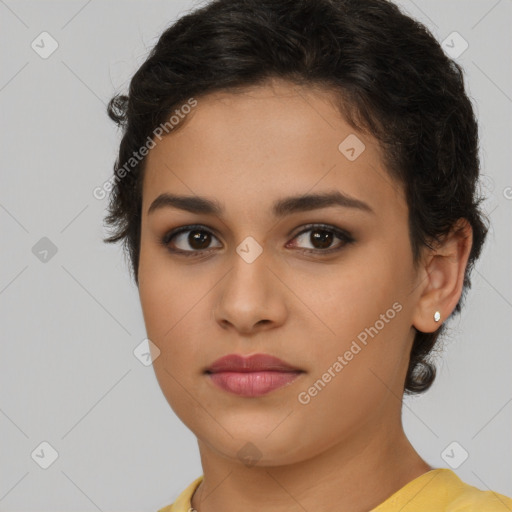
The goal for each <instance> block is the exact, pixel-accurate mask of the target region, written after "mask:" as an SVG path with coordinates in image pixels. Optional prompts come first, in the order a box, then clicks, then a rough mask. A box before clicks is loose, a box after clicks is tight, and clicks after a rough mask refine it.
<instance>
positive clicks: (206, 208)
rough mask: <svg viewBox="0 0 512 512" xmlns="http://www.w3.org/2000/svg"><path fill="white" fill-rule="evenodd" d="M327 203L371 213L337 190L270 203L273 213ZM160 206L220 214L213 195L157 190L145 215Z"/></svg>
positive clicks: (356, 200) (369, 209)
mask: <svg viewBox="0 0 512 512" xmlns="http://www.w3.org/2000/svg"><path fill="white" fill-rule="evenodd" d="M330 206H341V207H343V208H354V209H358V210H361V211H364V212H368V213H373V214H374V213H375V212H374V210H373V209H372V208H371V207H370V206H369V205H368V204H366V203H365V202H363V201H361V200H360V199H356V198H355V197H351V196H349V195H347V194H343V193H341V192H340V191H338V190H335V191H332V192H324V193H318V194H306V195H300V196H291V197H285V198H283V199H279V200H277V201H276V202H275V203H274V205H273V206H272V212H273V214H274V216H275V217H284V216H285V215H289V214H292V213H296V212H303V211H304V212H305V211H310V210H317V209H320V208H328V207H330ZM162 208H176V209H179V210H185V211H187V212H191V213H197V214H206V215H217V216H219V217H220V216H222V214H223V213H224V208H223V206H222V205H221V204H220V203H219V202H218V201H216V200H214V199H208V198H206V197H201V196H181V195H175V194H170V193H164V194H160V195H159V196H158V197H157V198H156V199H155V200H154V201H153V202H152V203H151V206H150V207H149V208H148V215H149V214H150V213H153V212H155V211H157V210H160V209H162Z"/></svg>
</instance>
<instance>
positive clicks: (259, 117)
mask: <svg viewBox="0 0 512 512" xmlns="http://www.w3.org/2000/svg"><path fill="white" fill-rule="evenodd" d="M197 100H198V105H197V107H195V108H194V109H193V112H192V113H191V114H189V115H188V116H187V119H186V121H184V122H182V125H181V126H180V127H179V129H177V130H176V131H175V132H172V133H171V134H170V135H168V136H166V137H164V138H163V139H162V141H157V145H156V147H154V148H153V149H152V150H151V151H150V153H149V155H148V157H147V161H146V169H145V176H144V182H143V205H142V208H143V217H142V226H141V228H142V231H141V252H140V264H139V273H138V276H139V293H140V299H141V305H142V310H143V315H144V321H145V324H146V328H147V333H148V337H149V338H150V340H152V342H153V343H154V344H155V346H156V347H158V349H159V350H160V355H159V356H158V357H157V358H156V359H155V360H154V363H153V366H154V370H155V373H156V376H157V379H158V382H159V385H160V386H161V389H162V391H163V393H164V395H165V397H166V399H167V401H168V403H169V404H170V406H171V407H172V409H173V410H174V411H175V413H176V414H177V416H178V417H179V418H180V419H181V420H182V421H183V423H184V424H185V425H186V426H187V427H188V428H189V429H190V430H191V431H192V432H193V433H194V434H195V435H196V437H197V439H198V445H199V450H200V456H201V462H202V467H203V474H204V481H203V482H202V484H201V485H200V486H199V488H198V489H197V491H196V492H195V494H194V496H193V499H192V506H193V508H195V509H196V510H198V511H199V512H220V511H225V510H231V509H232V508H233V503H236V504H237V508H240V509H241V510H246V511H256V510H262V509H264V510H266V511H268V512H278V511H279V512H280V511H287V512H289V511H291V510H297V511H299V510H304V509H306V510H319V511H325V512H328V511H334V510H336V511H339V510H351V511H355V512H357V511H367V510H370V509H371V508H374V507H376V506H377V505H378V504H380V503H381V502H383V501H384V500H385V499H386V498H388V497H389V496H390V495H391V494H393V493H394V492H396V491H397V490H398V489H400V488H401V487H402V486H404V485H405V484H406V483H408V482H410V481H411V480H413V479H414V478H416V477H418V476H420V475H422V474H423V473H425V472H427V471H429V470H431V469H432V468H431V467H430V466H429V465H428V464H427V463H426V462H425V461H424V460H422V458H421V457H420V456H419V455H418V453H417V452H416V451H415V450H414V448H413V447H412V446H411V444H410V443H409V441H408V440H407V438H406V435H405V433H404V431H403V427H402V422H401V398H402V395H403V383H404V380H405V375H406V370H407V364H408V354H409V352H410V348H411V344H412V342H413V338H414V332H415V331H414V327H416V328H417V329H419V330H421V331H424V332H433V331H435V330H436V329H437V328H438V327H439V325H440V323H436V322H435V321H434V318H433V315H434V312H435V311H439V312H440V313H441V321H443V320H445V319H446V318H447V317H448V316H449V314H450V313H451V312H452V311H453V309H454V308H455V306H456V304H457V301H458V299H459V297H460V294H461V290H462V284H463V275H464V269H465V267H466V264H467V258H468V255H469V250H470V248H471V241H472V235H471V228H470V226H469V224H468V223H467V222H464V221H461V224H460V227H461V230H459V231H458V232H453V233H452V234H450V236H448V237H446V239H445V241H444V242H443V243H442V244H441V245H440V246H439V247H438V248H437V249H436V250H435V251H430V250H429V251H427V250H425V251H424V253H423V257H422V259H421V262H420V264H419V265H418V267H417V268H415V267H414V265H413V259H412V251H411V244H410V240H409V234H408V208H407V205H406V201H405V196H404V192H403V187H402V185H401V184H400V183H398V182H396V181H394V180H393V179H392V178H391V177H390V176H389V174H388V173H387V171H386V170H385V168H384V166H383V164H382V155H381V152H380V151H381V150H380V147H379V145H378V143H377V142H376V141H375V140H374V139H373V138H372V137H370V136H369V135H366V134H361V133H359V132H356V131H355V130H354V129H353V128H351V127H350V126H349V125H348V124H347V123H346V122H345V121H344V119H343V118H342V116H341V115H340V114H339V113H338V111H337V110H336V109H335V108H333V97H332V96H331V95H330V93H329V92H328V91H323V90H318V89H312V88H299V87H297V86H294V85H292V84H290V83H287V82H283V81H277V80H274V81H273V82H268V83H267V84H265V85H260V86H257V87H251V88H248V89H246V90H244V91H243V92H239V93H236V94H235V93H232V92H221V93H214V94H210V95H207V96H204V97H201V98H197ZM350 134H355V135H357V137H358V138H359V139H360V140H361V141H363V142H364V144H365V150H364V151H363V152H362V153H361V154H360V155H359V156H358V158H356V159H355V160H354V161H350V160H348V159H347V158H346V157H345V156H344V154H342V153H341V152H340V150H339V149H338V146H339V144H340V143H341V142H342V141H343V140H344V139H345V138H346V137H347V136H348V135H350ZM333 190H338V191H340V192H343V193H345V194H348V195H350V196H352V197H354V198H357V199H359V200H361V201H364V202H365V203H367V204H368V205H369V206H370V207H371V209H372V210H373V213H371V212H366V211H362V210H358V209H354V208H346V207H339V206H330V207H327V208H322V209H316V210H310V211H300V212H295V213H292V214H288V215H286V216H284V217H282V218H277V217H274V216H273V213H272V205H273V203H274V202H275V201H277V200H278V199H281V198H283V197H287V196H291V195H302V194H306V193H317V192H329V191H333ZM164 192H168V193H173V194H183V195H192V196H195V195H197V196H205V197H208V198H210V199H215V200H217V201H219V202H220V203H221V205H223V206H224V208H225V211H224V213H223V214H222V215H210V214H195V213H191V212H187V211H183V210H180V209H176V208H172V207H167V208H161V209H158V210H155V211H153V212H152V213H150V214H148V213H147V211H148V208H149V206H150V205H151V203H152V202H153V201H154V199H155V198H156V197H158V196H159V195H160V194H162V193H164ZM311 223H322V224H326V225H328V226H335V227H338V228H340V229H343V230H346V231H348V232H349V233H350V234H351V236H352V237H353V239H354V242H352V243H349V244H344V243H343V241H341V240H340V239H338V238H337V237H336V236H335V235H334V234H333V235H332V236H333V239H332V242H331V244H330V245H329V246H328V247H329V248H334V247H340V250H339V251H337V252H331V253H330V254H328V255H323V256H322V254H321V251H322V250H325V249H322V248H321V247H322V246H319V245H315V244H314V241H312V240H311V238H310V235H311V234H312V233H314V232H315V229H313V231H308V232H306V233H305V234H301V235H300V233H301V232H302V231H303V230H304V229H306V227H305V226H307V225H308V224H311ZM189 224H201V225H202V226H204V228H203V229H207V232H210V233H212V237H211V240H210V244H209V245H207V246H206V247H207V248H208V249H207V250H203V252H202V253H201V255H200V256H196V257H185V256H181V255H177V254H172V253H171V252H170V251H169V250H168V249H167V248H166V247H164V246H163V245H162V244H161V243H160V239H161V238H163V237H164V235H165V234H166V233H168V232H169V231H170V230H171V229H174V228H177V227H180V226H186V225H189ZM324 229H325V228H324ZM321 233H325V232H323V231H321ZM187 235H188V233H185V236H178V238H177V239H176V238H175V239H174V241H173V242H172V243H171V246H172V247H173V248H178V249H182V250H188V251H194V250H195V251H196V252H197V251H198V249H197V247H198V246H197V245H196V246H191V245H190V244H189V243H188V242H187ZM297 235H299V236H297ZM248 236H251V237H253V238H254V239H255V240H256V241H257V242H258V244H259V245H260V246H261V248H262V250H263V252H262V253H261V254H260V255H259V257H258V258H256V260H255V261H253V262H252V263H247V261H245V260H244V259H243V258H242V257H240V256H239V254H238V253H237V252H236V250H235V249H236V248H237V246H239V244H241V242H242V241H243V240H244V239H245V238H246V237H248ZM199 247H200V246H199ZM303 249H310V250H315V249H317V253H316V254H313V253H305V252H303ZM208 250H209V252H208ZM199 253H200V251H199ZM397 302H398V303H399V304H400V305H401V306H402V308H401V310H400V312H398V313H396V315H395V316H394V318H393V319H392V320H389V321H388V322H387V323H385V326H384V327H383V328H381V329H380V330H379V331H378V334H377V335H375V336H374V337H373V338H369V341H368V344H367V345H366V346H364V347H363V348H362V350H361V351H360V352H358V353H357V355H355V356H354V357H353V359H352V360H350V361H349V362H348V364H346V366H344V367H343V369H342V371H340V372H339V373H338V374H336V376H335V377H334V378H332V379H331V381H330V382H329V383H328V384H327V385H326V386H325V387H324V388H323V389H322V390H321V391H320V392H318V393H317V395H316V396H314V397H312V398H311V400H310V402H309V403H308V404H306V405H304V404H302V403H300V402H299V400H298V395H299V393H301V392H304V391H307V390H308V388H310V387H311V386H312V385H313V383H314V382H315V381H317V380H318V379H319V378H321V377H322V375H323V374H324V373H325V372H327V370H328V368H330V367H332V366H333V363H334V362H335V361H336V360H337V357H338V356H339V355H343V354H344V353H345V352H346V351H347V350H348V349H349V348H350V346H351V343H352V342H353V341H354V340H356V339H357V336H358V334H360V333H361V332H362V331H364V329H365V328H367V327H370V326H374V325H375V324H376V321H377V320H379V319H380V318H381V316H380V315H382V314H385V312H386V311H387V310H389V309H390V308H392V305H393V304H394V303H397ZM232 353H239V354H244V355H248V354H254V353H267V354H271V355H274V356H276V357H279V358H281V359H283V360H284V361H286V362H288V363H289V364H291V365H293V366H295V367H298V368H300V369H302V370H303V372H304V373H303V374H301V375H300V376H299V377H298V378H297V379H296V380H295V381H294V382H292V383H291V384H289V385H287V386H285V387H283V388H280V389H278V390H275V391H273V392H271V393H269V394H267V395H265V396H263V397H258V398H244V397H240V396H237V395H234V394H230V393H227V392H225V391H223V390H220V389H218V388H216V387H214V386H213V385H212V383H211V382H210V381H209V378H208V377H207V376H205V375H204V373H203V372H204V370H205V369H206V368H207V367H208V365H210V364H211V363H212V362H213V361H215V360H216V359H218V358H219V357H221V356H224V355H226V354H232ZM249 442H250V443H252V445H254V446H255V447H256V448H257V457H256V458H257V460H255V461H254V462H255V464H253V463H250V464H245V463H244V460H243V459H242V458H241V457H240V456H239V455H238V452H239V450H241V449H242V448H244V447H245V448H244V450H247V449H248V448H247V446H248V445H247V443H249Z"/></svg>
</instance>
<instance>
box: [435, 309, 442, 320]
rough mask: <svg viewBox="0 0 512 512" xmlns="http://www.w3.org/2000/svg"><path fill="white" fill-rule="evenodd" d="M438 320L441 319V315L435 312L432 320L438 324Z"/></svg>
mask: <svg viewBox="0 0 512 512" xmlns="http://www.w3.org/2000/svg"><path fill="white" fill-rule="evenodd" d="M440 319H441V313H439V311H436V312H435V313H434V320H435V321H436V322H439V320H440Z"/></svg>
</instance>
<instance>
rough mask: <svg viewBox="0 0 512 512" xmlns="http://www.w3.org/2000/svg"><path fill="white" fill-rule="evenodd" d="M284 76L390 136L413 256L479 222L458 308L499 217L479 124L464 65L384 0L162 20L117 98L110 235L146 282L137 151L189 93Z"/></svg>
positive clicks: (231, 6) (274, 3) (354, 121)
mask: <svg viewBox="0 0 512 512" xmlns="http://www.w3.org/2000/svg"><path fill="white" fill-rule="evenodd" d="M274 78H277V79H284V80H287V81H288V82H290V83H293V84H296V85H304V86H310V87H321V88H324V89H325V90H331V91H334V92H335V94H336V95H337V96H336V97H337V98H338V99H339V111H340V113H341V114H342V115H343V116H344V118H345V120H346V121H347V122H348V123H349V124H350V125H351V126H352V127H353V128H354V129H356V130H359V131H360V132H361V133H369V134H370V135H372V136H374V137H375V138H376V139H377V140H378V141H379V143H380V145H381V147H382V150H383V155H384V160H385V162H384V163H385V165H386V168H387V171H388V172H389V174H390V176H391V177H393V178H395V179H398V180H399V182H400V183H403V186H404V190H405V193H406V198H407V204H408V207H409V234H410V240H411V247H412V252H413V259H414V262H415V264H416V265H417V264H418V262H419V258H420V256H421V249H422V247H424V246H426V247H429V248H432V247H433V245H432V244H435V243H436V242H439V241H440V240H441V239H442V238H443V237H444V236H445V235H446V234H448V233H449V232H450V231H451V230H452V229H454V228H456V227H457V226H458V222H457V221H458V220H459V219H461V218H463V219H466V220H467V221H468V222H469V224H470V225H471V227H472V230H473V244H472V248H471V252H470V255H469V260H468V264H467V266H466V271H465V276H464V285H463V291H462V294H461V298H460V300H459V302H458V304H457V306H456V308H455V310H454V312H455V313H458V312H460V310H461V306H462V302H463V300H464V298H465V294H466V292H467V289H468V288H469V287H470V285H471V283H470V272H471V270H472V267H473V264H474V262H475V260H476V259H477V258H478V257H479V255H480V252H481V249H482V246H483V243H484V241H485V237H486V235H487V231H488V225H487V222H488V221H487V218H486V217H485V216H484V214H483V213H482V211H481V210H480V203H481V201H483V198H482V197H480V196H479V189H478V187H477V185H478V177H479V168H480V162H479V156H478V142H479V139H478V126H477V122H476V119H475V116H474V112H473V108H472V104H471V101H470V100H469V98H468V96H467V94H466V91H465V85H464V77H463V71H462V68H461V67H460V65H459V64H457V63H456V62H454V61H453V60H451V59H450V58H448V57H447V56H446V55H445V54H444V52H443V50H442V48H441V46H440V45H439V43H438V42H437V41H436V39H435V38H434V36H433V35H432V34H431V33H430V32H429V30H428V29H427V28H426V27H425V26H424V25H422V24H421V23H419V22H418V21H415V20H413V19H411V18H410V17H408V16H407V15H405V14H403V13H402V12H401V11H400V9H399V8H398V7H397V6H396V5H395V4H393V3H392V2H390V1H386V0H213V1H211V2H208V3H207V4H206V5H204V6H202V7H200V8H197V9H196V10H194V11H192V12H190V13H188V14H186V15H184V16H183V17H181V18H180V19H178V20H177V21H176V22H175V23H174V24H172V25H171V26H170V27H169V28H168V29H166V30H165V31H164V32H163V34H162V35H161V36H160V38H159V40H158V42H157V44H156V45H155V46H154V48H153V49H152V50H151V52H150V54H149V55H148V57H147V60H146V61H145V62H144V63H143V64H142V65H141V66H140V68H139V69H138V71H137V72H136V73H135V75H134V76H133V78H132V80H131V82H130V87H129V92H128V94H127V95H124V94H118V95H116V96H114V97H113V98H112V99H111V100H110V103H109V105H108V114H109V116H110V117H111V118H112V119H113V120H114V121H115V122H116V123H117V124H118V125H119V126H120V127H121V128H122V130H123V137H122V140H121V143H120V148H119V155H118V158H117V160H116V163H115V165H114V175H115V177H116V179H115V180H114V184H113V188H112V192H111V195H110V203H109V207H108V215H107V216H106V218H105V220H106V223H107V224H108V225H110V226H111V227H113V233H112V234H111V236H109V237H108V238H105V239H104V242H108V243H113V242H118V241H121V240H122V241H123V243H124V248H125V249H126V250H127V251H126V252H125V254H126V253H127V254H128V255H129V258H130V260H131V270H132V272H133V277H134V279H135V282H136V283H137V286H138V264H139V250H140V229H141V205H142V179H143V173H144V164H145V161H146V159H145V158H142V159H140V161H137V162H136V163H135V164H134V165H133V168H132V169H130V171H129V172H126V162H128V161H129V160H130V158H132V156H133V154H134V152H137V151H138V150H139V149H140V148H141V147H143V146H144V144H145V141H146V140H150V138H151V136H152V134H153V133H154V132H153V131H154V130H155V128H156V127H158V126H159V125H162V124H164V123H165V122H166V121H167V120H168V117H169V115H170V114H171V113H172V112H173V110H174V109H176V108H177V107H179V106H180V105H183V104H185V103H186V102H187V100H189V99H190V98H191V97H194V98H198V97H200V96H204V95H206V94H208V93H212V92H216V91H230V90H231V91H235V90H237V89H241V90H243V88H244V87H249V86H257V85H263V84H264V83H265V82H267V81H268V80H271V79H274ZM132 160H133V159H132ZM123 166H125V167H124V168H125V172H121V173H120V171H121V170H122V168H123ZM121 177H122V179H120V178H121ZM117 178H119V179H117ZM443 330H444V324H443V325H442V326H441V327H440V328H439V329H438V330H437V331H435V332H433V333H423V332H420V331H418V330H417V331H416V333H415V338H414V342H413V346H412V349H411V354H410V361H409V367H408V371H407V377H406V380H405V383H404V391H405V392H406V393H410V394H412V393H421V392H423V391H425V390H427V389H428V388H429V387H430V386H431V384H432V382H433V381H434V378H435V374H436V371H435V366H434V364H433V362H432V359H431V357H430V356H431V352H432V349H433V348H434V345H435V344H436V341H437V339H438V337H439V335H440V334H441V333H442V332H443Z"/></svg>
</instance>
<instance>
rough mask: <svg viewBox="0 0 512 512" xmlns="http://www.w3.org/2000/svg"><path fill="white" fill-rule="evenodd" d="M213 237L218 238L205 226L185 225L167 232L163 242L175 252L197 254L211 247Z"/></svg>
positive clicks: (185, 254)
mask: <svg viewBox="0 0 512 512" xmlns="http://www.w3.org/2000/svg"><path fill="white" fill-rule="evenodd" d="M212 239H217V237H216V236H215V235H214V234H213V233H212V232H211V231H210V230H209V229H206V228H205V227H204V226H200V225H197V226H183V227H181V228H178V229H175V230H174V231H171V232H169V233H167V234H166V235H165V236H164V237H163V238H162V240H161V243H162V244H163V245H164V247H166V248H167V249H168V250H169V251H171V252H173V253H179V254H183V255H184V256H196V255H197V254H198V253H201V252H204V251H206V250H208V249H211V247H209V245H210V244H211V242H212ZM217 247H220V245H219V246H217Z"/></svg>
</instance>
